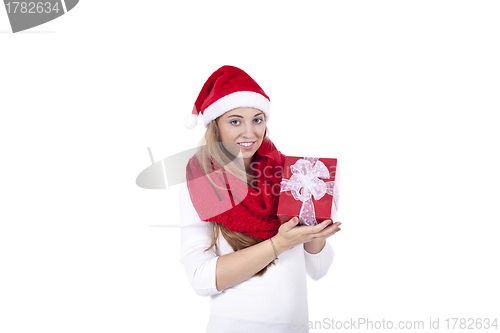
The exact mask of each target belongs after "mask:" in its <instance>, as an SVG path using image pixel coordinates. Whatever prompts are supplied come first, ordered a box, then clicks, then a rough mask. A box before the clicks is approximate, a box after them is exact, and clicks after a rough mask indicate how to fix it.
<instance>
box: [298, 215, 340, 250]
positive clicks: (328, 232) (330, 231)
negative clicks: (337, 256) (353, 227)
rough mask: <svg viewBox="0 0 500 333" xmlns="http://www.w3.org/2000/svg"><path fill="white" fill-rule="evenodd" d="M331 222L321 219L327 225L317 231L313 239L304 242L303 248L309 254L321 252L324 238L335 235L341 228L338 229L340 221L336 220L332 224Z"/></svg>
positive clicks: (324, 241)
mask: <svg viewBox="0 0 500 333" xmlns="http://www.w3.org/2000/svg"><path fill="white" fill-rule="evenodd" d="M327 221H328V222H327ZM331 222H332V220H325V221H323V223H325V224H326V225H327V227H325V228H324V229H323V230H321V231H320V232H318V233H317V234H316V235H315V236H314V238H313V239H311V240H310V241H308V242H305V243H304V249H305V250H306V251H307V252H309V253H311V254H316V253H319V252H321V250H323V248H324V247H325V243H326V239H327V238H328V237H331V236H333V235H335V234H336V233H337V232H338V231H340V230H341V229H340V225H341V224H342V223H341V222H339V221H337V222H335V223H333V224H332V225H330V223H331Z"/></svg>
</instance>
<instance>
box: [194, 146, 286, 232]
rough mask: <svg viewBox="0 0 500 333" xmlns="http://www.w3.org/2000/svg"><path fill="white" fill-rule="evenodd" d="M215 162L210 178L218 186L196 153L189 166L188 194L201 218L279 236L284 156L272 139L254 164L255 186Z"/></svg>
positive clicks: (243, 229)
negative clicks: (279, 203) (208, 174)
mask: <svg viewBox="0 0 500 333" xmlns="http://www.w3.org/2000/svg"><path fill="white" fill-rule="evenodd" d="M214 163H215V162H212V165H213V167H214V170H216V172H212V173H210V178H211V179H212V180H213V182H214V183H215V184H216V186H214V185H213V184H212V183H211V182H210V180H209V179H208V178H207V175H206V173H205V172H204V170H203V168H202V167H201V165H200V162H199V160H198V158H197V157H196V155H195V156H193V157H192V158H191V159H190V161H189V162H188V165H187V167H186V180H187V185H188V189H189V195H190V196H191V201H192V203H193V206H194V208H195V209H196V212H197V213H198V215H199V216H200V219H201V220H202V221H207V222H208V221H213V222H218V223H221V224H223V225H224V226H225V227H226V228H227V229H229V230H231V231H238V232H242V233H244V234H246V235H249V236H253V237H256V238H260V239H267V238H269V237H272V236H274V235H276V234H277V233H278V228H279V226H280V221H279V219H278V217H277V216H276V213H277V211H278V198H279V193H280V183H281V178H282V176H283V166H284V163H285V155H283V154H282V153H281V152H280V151H279V150H277V149H276V147H275V146H274V144H273V143H272V142H271V140H270V139H269V138H266V139H264V141H263V142H262V144H261V146H260V147H259V149H258V150H257V152H256V153H255V154H254V156H253V158H252V164H251V167H252V170H253V171H254V175H255V177H256V179H257V183H256V188H252V187H250V186H249V185H248V184H247V183H245V182H243V181H241V180H240V179H238V178H237V177H235V176H233V175H232V174H231V173H229V172H226V171H225V170H224V168H221V167H220V166H219V165H216V164H214ZM217 187H219V188H217ZM220 187H222V189H221V188H220Z"/></svg>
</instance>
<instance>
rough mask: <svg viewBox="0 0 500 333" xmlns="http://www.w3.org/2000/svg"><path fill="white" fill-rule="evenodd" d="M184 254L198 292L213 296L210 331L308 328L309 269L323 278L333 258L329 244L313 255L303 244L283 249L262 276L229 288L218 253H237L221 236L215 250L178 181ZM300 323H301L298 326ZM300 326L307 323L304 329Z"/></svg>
mask: <svg viewBox="0 0 500 333" xmlns="http://www.w3.org/2000/svg"><path fill="white" fill-rule="evenodd" d="M179 195H180V210H181V251H180V252H181V253H180V260H181V263H182V264H183V265H184V268H185V271H186V274H187V277H188V279H189V282H190V283H191V285H192V287H193V289H194V291H195V292H196V294H198V295H200V296H209V297H210V319H209V322H208V325H207V330H206V332H207V333H226V332H230V333H234V332H238V333H247V332H248V333H254V332H259V333H265V332H269V333H281V332H283V333H289V332H309V331H308V329H307V326H308V325H307V324H308V306H307V285H306V273H307V274H308V275H309V276H310V277H311V278H312V279H313V280H318V279H320V278H322V277H323V276H324V275H325V274H326V273H327V271H328V269H329V268H330V266H331V264H332V262H333V249H332V247H331V245H330V244H329V243H328V240H327V242H326V244H325V247H324V248H323V249H322V250H321V252H319V253H317V254H310V253H308V252H307V251H305V249H304V247H303V245H300V246H295V247H294V248H292V249H290V250H287V251H285V252H283V253H282V254H281V255H280V257H279V260H278V261H277V262H276V264H275V265H271V266H269V267H268V269H267V271H266V272H265V273H264V274H263V275H262V276H254V277H251V278H250V279H248V280H246V281H244V282H241V283H239V284H237V285H235V286H233V287H231V288H228V289H225V290H217V288H216V283H215V282H216V281H215V278H216V265H217V260H218V258H219V256H222V255H225V254H228V253H231V252H234V251H233V249H232V248H231V246H230V245H229V244H228V243H227V242H226V240H225V239H224V237H223V236H222V235H219V238H218V242H217V244H216V249H215V250H209V251H205V250H206V249H207V248H208V247H209V246H210V240H211V232H212V225H211V224H212V223H213V222H204V221H201V220H200V218H199V216H198V213H197V212H196V210H195V208H194V206H193V204H192V202H191V198H190V196H189V192H188V189H187V184H186V183H184V184H181V186H180V191H179ZM297 323H302V325H297ZM297 326H304V328H303V329H302V330H300V329H296V328H297Z"/></svg>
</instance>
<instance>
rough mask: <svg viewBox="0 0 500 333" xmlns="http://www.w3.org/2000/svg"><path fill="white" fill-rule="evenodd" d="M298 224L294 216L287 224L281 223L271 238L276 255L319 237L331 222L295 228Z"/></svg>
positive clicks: (297, 219)
mask: <svg viewBox="0 0 500 333" xmlns="http://www.w3.org/2000/svg"><path fill="white" fill-rule="evenodd" d="M298 223H299V218H298V217H296V216H295V217H293V218H292V219H290V220H289V221H288V222H285V223H283V224H282V225H281V226H280V227H279V229H278V233H277V234H276V235H275V236H274V237H272V240H273V243H274V244H275V246H276V252H278V255H280V254H281V253H283V252H284V251H286V250H289V249H291V248H292V247H294V246H297V245H300V244H303V243H305V242H308V241H310V240H311V239H313V238H317V237H320V236H321V232H322V231H324V229H326V228H327V227H328V226H329V225H331V223H332V221H331V220H325V221H323V222H321V223H319V224H317V225H303V226H297V224H298ZM325 232H326V230H325Z"/></svg>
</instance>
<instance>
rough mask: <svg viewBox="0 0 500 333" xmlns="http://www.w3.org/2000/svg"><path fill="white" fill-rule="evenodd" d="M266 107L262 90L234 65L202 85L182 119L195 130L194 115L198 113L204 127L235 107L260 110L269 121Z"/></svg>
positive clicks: (267, 106) (265, 99)
mask: <svg viewBox="0 0 500 333" xmlns="http://www.w3.org/2000/svg"><path fill="white" fill-rule="evenodd" d="M270 105H271V100H270V99H269V97H268V96H267V95H266V93H264V90H262V88H261V87H260V86H259V85H258V84H257V82H255V81H254V80H253V79H252V78H251V77H250V76H249V75H248V74H247V73H245V72H244V71H243V70H241V69H239V68H237V67H234V66H222V67H221V68H219V69H218V70H216V71H215V72H214V73H213V74H212V75H210V77H209V78H208V80H207V82H205V84H204V85H203V88H202V89H201V91H200V94H199V95H198V98H197V99H196V102H195V103H194V107H193V111H192V113H191V114H190V115H188V116H186V118H184V126H185V127H186V128H188V129H192V128H194V127H196V124H197V123H198V119H197V118H198V115H199V114H202V115H203V123H204V125H205V127H207V125H208V124H209V123H210V122H211V121H212V120H214V119H217V118H218V117H219V116H222V115H223V114H224V113H226V112H227V111H230V110H233V109H236V108H256V109H258V110H261V111H262V112H264V114H265V116H266V122H269V116H270Z"/></svg>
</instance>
